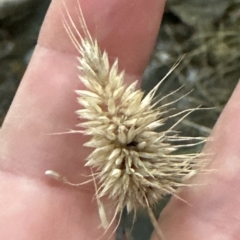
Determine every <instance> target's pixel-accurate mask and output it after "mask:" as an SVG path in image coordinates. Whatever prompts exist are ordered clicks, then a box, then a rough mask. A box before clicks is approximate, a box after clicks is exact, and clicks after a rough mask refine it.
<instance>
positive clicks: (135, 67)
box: [0, 0, 240, 240]
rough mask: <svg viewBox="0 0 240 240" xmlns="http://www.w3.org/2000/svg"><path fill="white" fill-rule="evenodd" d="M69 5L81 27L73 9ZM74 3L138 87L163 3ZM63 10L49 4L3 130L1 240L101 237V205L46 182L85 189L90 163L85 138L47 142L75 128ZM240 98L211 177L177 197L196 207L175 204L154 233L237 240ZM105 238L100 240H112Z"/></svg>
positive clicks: (228, 113)
mask: <svg viewBox="0 0 240 240" xmlns="http://www.w3.org/2000/svg"><path fill="white" fill-rule="evenodd" d="M65 2H66V6H67V8H68V10H69V12H70V13H71V15H72V17H73V19H74V21H75V23H77V22H78V20H77V17H76V12H75V11H74V9H75V7H76V5H77V4H76V0H65ZM80 4H81V7H82V9H83V12H84V17H85V19H86V22H87V25H88V27H89V29H90V32H91V33H92V34H93V36H94V37H96V38H97V39H98V41H99V43H100V46H101V48H102V49H106V50H107V51H108V54H109V56H110V59H113V60H114V59H115V58H116V57H117V58H119V61H120V68H121V69H125V70H126V73H127V74H126V81H127V82H132V81H134V80H136V79H140V78H141V75H142V72H143V70H144V67H145V65H146V63H147V61H148V58H149V54H150V52H151V50H152V47H153V45H154V40H155V37H156V34H157V30H158V24H159V22H160V18H161V16H160V15H161V14H160V13H161V12H162V10H163V7H164V1H160V0H159V1H155V0H151V1H144V0H138V1H131V3H129V1H127V0H121V1H120V0H101V1H100V0H93V1H91V2H90V1H83V0H82V1H80ZM62 9H63V8H62V1H60V0H54V1H53V2H52V4H51V7H50V9H49V11H48V14H47V16H46V19H45V22H44V24H43V27H42V31H41V34H40V36H39V41H38V46H37V47H36V49H35V52H34V54H33V57H32V60H31V63H30V64H29V68H28V70H27V72H26V74H25V76H24V78H23V80H22V83H21V86H20V87H19V90H18V93H17V94H16V97H15V99H14V102H13V104H12V106H11V109H10V110H9V113H8V115H7V117H6V119H5V122H4V124H3V126H2V129H1V138H0V146H1V149H0V156H1V170H2V171H1V174H0V191H1V192H2V193H3V194H2V195H1V197H0V203H1V206H2V210H1V213H2V215H1V216H2V217H1V219H0V225H1V229H0V236H1V238H2V239H16V238H17V239H24V240H28V239H31V240H32V239H46V240H47V239H51V240H52V239H59V240H60V239H64V240H65V239H69V240H70V239H84V240H85V239H86V240H87V239H91V240H92V239H97V238H98V237H99V236H101V235H102V234H103V232H104V230H103V229H101V228H98V226H99V225H100V219H99V214H98V210H97V205H96V203H95V202H92V198H93V194H94V188H92V189H89V188H88V189H84V188H80V189H77V188H71V187H69V186H66V185H63V184H61V183H58V182H54V181H51V180H49V179H47V178H46V177H45V176H44V172H45V171H46V170H47V169H54V170H56V171H58V172H60V173H62V174H64V175H65V176H67V177H68V178H69V179H70V180H71V181H72V182H82V181H84V180H85V178H83V175H84V174H86V173H87V172H86V171H87V170H86V168H84V167H83V165H84V161H83V160H84V159H85V157H86V156H87V155H88V154H89V151H88V150H86V149H85V148H83V147H82V145H83V143H84V142H85V139H84V138H83V137H82V136H81V135H80V134H73V135H72V134H66V135H64V134H63V135H58V136H51V133H58V132H65V131H66V130H68V129H70V128H73V127H74V126H75V125H76V124H77V123H78V120H77V119H76V115H75V113H74V112H75V110H77V109H78V108H79V105H78V104H77V102H76V95H75V93H74V90H76V89H81V88H82V86H81V83H80V81H79V80H78V78H77V74H78V70H77V68H76V65H77V61H76V55H77V52H76V50H75V49H74V47H73V45H72V43H71V41H70V40H69V38H68V37H67V34H66V32H65V30H64V28H63V25H62V15H61V10H62ZM149 16H150V17H149ZM142 29H144V31H143V30H142ZM239 91H240V89H239V87H238V88H237V89H236V91H235V93H234V95H233V97H232V98H231V100H230V102H229V104H228V106H227V107H226V109H225V111H224V113H223V115H222V117H221V118H220V120H219V121H218V123H217V125H216V127H215V130H214V133H213V137H214V139H215V141H214V142H212V143H210V144H209V146H208V147H209V148H211V149H212V151H213V152H216V153H217V154H216V155H214V156H213V159H212V164H211V165H210V166H209V168H213V169H217V171H215V172H213V173H211V174H209V175H199V176H198V177H195V178H194V179H193V181H194V182H195V183H201V184H202V183H206V184H204V185H203V186H198V187H195V188H191V189H184V190H183V191H182V192H181V193H180V196H181V197H182V198H183V199H185V200H186V201H187V202H189V204H191V206H192V207H190V206H189V205H186V204H184V203H182V202H181V201H179V200H176V199H174V198H173V199H172V200H171V201H170V203H169V205H168V206H167V207H166V209H165V210H164V211H163V213H162V215H161V219H160V227H161V229H162V231H163V233H164V236H165V238H166V239H167V240H171V239H184V240H186V239H191V240H192V239H199V240H200V239H201V240H202V239H229V240H231V239H238V235H239V234H238V233H239V232H238V231H239V230H238V229H239V226H238V212H237V207H236V206H238V204H239V200H238V199H239V198H238V195H237V193H238V191H237V190H238V189H237V187H238V184H237V183H238V178H239V177H238V169H239V163H238V159H239V153H238V147H237V143H238V136H239V135H240V134H239V130H238V129H237V126H238V111H237V110H238V106H237V103H238V101H239V99H238V98H239V97H238V95H239V94H238V92H239ZM232 116H234V118H233V117H232ZM15 196H17V197H15ZM107 210H108V211H109V212H111V209H107ZM111 230H112V229H110V230H109V232H108V233H107V234H106V235H104V237H103V238H102V239H108V237H109V235H110V234H111ZM112 239H114V237H112ZM153 239H157V238H156V237H155V238H154V236H153Z"/></svg>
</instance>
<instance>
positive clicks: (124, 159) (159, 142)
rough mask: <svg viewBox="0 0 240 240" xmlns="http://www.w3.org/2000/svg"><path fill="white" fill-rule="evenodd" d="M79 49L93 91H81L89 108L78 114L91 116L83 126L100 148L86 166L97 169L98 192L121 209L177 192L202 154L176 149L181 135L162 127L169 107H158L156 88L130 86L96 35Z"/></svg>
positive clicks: (87, 84)
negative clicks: (101, 46)
mask: <svg viewBox="0 0 240 240" xmlns="http://www.w3.org/2000/svg"><path fill="white" fill-rule="evenodd" d="M79 52H80V55H81V57H79V58H78V60H79V69H80V71H81V76H80V79H81V81H82V82H83V84H84V85H85V87H86V89H87V90H78V91H77V94H78V95H79V97H78V102H79V103H80V104H81V105H82V107H83V108H82V109H80V110H78V111H77V114H78V116H79V117H80V118H82V119H84V120H85V121H84V122H81V123H80V124H79V125H78V126H79V127H82V128H84V129H85V130H84V134H86V135H90V136H91V140H90V141H89V142H87V143H86V144H85V146H87V147H92V148H93V149H94V150H93V152H92V153H91V154H90V155H89V156H88V157H87V159H86V160H87V162H86V166H89V167H91V168H93V169H94V172H95V173H96V175H95V177H96V179H97V180H98V184H99V186H98V193H97V194H98V197H99V198H101V197H104V196H108V197H110V198H111V199H112V201H113V202H115V203H116V206H117V210H118V211H119V212H120V211H122V209H123V208H124V207H127V210H128V211H132V210H133V211H136V209H137V208H139V207H146V199H147V200H148V202H149V204H150V205H152V204H154V203H156V202H157V201H159V199H161V198H162V197H163V196H164V195H166V194H169V193H174V192H175V190H176V189H177V188H178V187H179V186H182V185H183V183H182V179H183V178H184V177H185V176H187V175H192V173H193V172H194V173H195V172H196V168H198V167H199V166H198V162H197V160H196V157H197V154H189V155H187V154H185V155H177V154H174V153H173V152H174V151H176V150H177V149H178V146H177V145H172V142H174V140H180V139H181V136H178V135H176V134H175V133H174V132H173V131H172V130H167V131H164V132H156V128H158V127H160V126H162V125H164V123H165V118H162V113H163V110H164V107H158V108H154V107H153V106H152V102H153V98H154V91H153V92H150V93H149V94H148V95H146V96H145V97H144V93H143V92H142V91H141V90H136V85H137V82H134V83H132V84H131V85H130V86H126V85H124V83H123V80H124V73H123V72H120V73H119V71H118V61H117V60H115V62H114V63H113V64H112V66H111V67H110V63H109V59H108V55H107V53H106V52H104V53H102V52H101V51H100V49H99V47H98V43H97V42H96V41H93V40H92V39H91V38H90V39H89V38H86V39H81V47H80V48H79ZM182 140H184V138H183V139H182Z"/></svg>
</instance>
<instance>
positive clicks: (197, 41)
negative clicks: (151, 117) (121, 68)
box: [0, 0, 240, 240]
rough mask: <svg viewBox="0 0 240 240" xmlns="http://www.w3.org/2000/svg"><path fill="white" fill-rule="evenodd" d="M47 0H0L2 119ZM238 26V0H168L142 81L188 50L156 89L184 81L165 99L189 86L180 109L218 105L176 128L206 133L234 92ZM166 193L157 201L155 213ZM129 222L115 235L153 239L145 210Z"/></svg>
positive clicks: (151, 80) (147, 84) (149, 82)
mask: <svg viewBox="0 0 240 240" xmlns="http://www.w3.org/2000/svg"><path fill="white" fill-rule="evenodd" d="M49 3H50V1H49V0H0V123H2V122H3V120H4V117H5V115H6V112H7V110H8V108H9V106H10V104H11V101H12V99H13V97H14V94H15V92H16V90H17V88H18V85H19V83H20V80H21V78H22V76H23V74H24V71H25V69H26V67H27V65H28V62H29V60H30V58H31V54H32V52H33V49H34V46H35V44H36V40H37V36H38V32H39V29H40V26H41V24H42V21H43V18H44V15H45V13H46V11H47V8H48V6H49ZM239 30H240V0H228V1H226V0H201V1H199V0H168V1H167V5H166V9H165V13H164V16H163V22H162V25H161V29H160V31H159V34H158V38H157V42H156V46H155V49H154V51H153V53H152V56H151V60H150V62H149V65H148V67H147V68H146V71H145V74H144V80H143V83H142V87H143V89H144V90H145V91H149V90H150V89H151V88H152V87H153V86H155V84H156V83H157V82H158V81H159V80H160V79H161V78H162V77H163V76H164V75H165V74H166V73H167V72H168V71H169V69H170V68H171V67H172V66H173V64H174V63H175V62H176V60H177V59H178V58H179V57H180V56H182V55H183V54H185V56H184V58H183V60H182V62H181V64H180V65H179V66H178V67H177V68H176V69H175V70H174V72H173V73H172V74H171V76H170V77H169V78H168V79H167V80H166V81H165V82H164V83H163V84H162V86H161V88H160V89H159V91H158V94H159V95H160V96H164V95H166V94H168V93H170V92H171V91H174V90H175V89H177V88H178V87H179V86H182V85H183V86H184V87H183V88H182V89H181V91H179V92H177V93H176V94H174V96H171V97H169V98H168V99H167V101H171V100H173V101H174V100H175V99H177V98H179V97H180V96H182V95H183V94H186V93H188V92H189V91H191V93H190V94H189V95H187V96H186V97H184V98H183V99H181V100H180V101H178V102H177V103H176V104H174V108H176V111H180V110H184V109H187V108H193V107H196V106H199V105H201V106H202V107H204V108H205V107H206V108H207V107H214V108H212V109H211V110H202V111H197V112H195V113H193V114H191V115H190V116H189V117H188V118H187V119H185V120H183V121H182V122H181V124H179V126H178V129H177V130H180V131H181V132H182V133H183V134H184V135H190V136H208V135H209V134H210V132H211V129H212V127H213V126H214V124H215V122H216V120H217V118H218V116H219V114H220V113H221V111H222V109H223V108H224V106H225V104H226V103H227V101H228V99H229V97H230V96H231V93H232V91H233V89H234V88H235V86H236V84H237V82H238V79H239V77H240V71H239V63H240V39H239V35H240V32H239ZM143 31H144V29H143ZM168 124H171V122H170V123H168ZM199 150H200V149H199V148H197V149H195V150H194V151H199ZM167 199H168V198H167ZM167 199H164V200H163V201H162V202H161V203H160V204H159V206H157V207H156V209H155V211H156V214H159V212H160V211H161V208H162V206H164V204H165V203H166V201H167ZM131 227H132V217H131V216H127V214H126V213H124V214H123V218H122V221H121V224H120V226H119V229H118V233H117V239H118V240H130V239H131V240H133V239H137V240H147V239H149V237H150V234H151V231H152V225H151V223H150V222H149V218H148V216H147V214H146V212H144V211H139V213H138V220H137V221H136V223H135V225H134V227H133V229H132V231H131ZM130 232H131V233H130Z"/></svg>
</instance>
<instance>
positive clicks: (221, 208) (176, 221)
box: [152, 84, 240, 240]
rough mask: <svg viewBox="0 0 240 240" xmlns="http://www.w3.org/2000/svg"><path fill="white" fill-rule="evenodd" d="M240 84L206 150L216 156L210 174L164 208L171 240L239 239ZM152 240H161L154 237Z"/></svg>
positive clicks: (164, 221)
mask: <svg viewBox="0 0 240 240" xmlns="http://www.w3.org/2000/svg"><path fill="white" fill-rule="evenodd" d="M239 102H240V85H239V84H238V86H237V88H236V90H235V91H234V93H233V95H232V97H231V99H230V100H229V102H228V104H227V106H226V107H225V109H224V111H223V113H222V115H221V116H220V118H219V120H218V122H217V124H216V126H215V127H214V130H213V133H212V138H213V141H212V142H209V143H208V144H207V146H206V149H208V150H210V151H211V153H212V156H211V158H210V159H209V161H210V164H209V166H208V169H210V170H213V171H211V172H209V173H208V174H199V175H198V176H197V177H195V178H194V179H193V183H194V184H199V186H194V187H191V188H189V189H184V190H183V191H181V192H180V194H179V196H180V197H181V198H182V199H184V200H185V201H187V202H188V203H189V205H187V204H185V203H183V202H181V201H179V200H177V199H175V198H174V197H173V198H172V199H171V201H170V203H169V204H168V205H167V207H166V208H165V209H164V211H163V212H162V214H161V218H160V221H159V223H160V227H161V229H162V230H163V232H164V236H165V238H166V239H167V240H171V239H179V240H182V239H184V240H188V239H189V240H190V239H191V240H192V239H194V240H202V239H228V240H233V239H238V238H239V234H240V230H239V216H240V211H239V208H238V207H237V206H239V204H240V191H239V187H240V184H239V183H240V175H239V172H240V148H239V142H240V126H239V123H240V105H239ZM152 239H154V240H156V239H158V238H157V237H156V236H154V237H153V238H152Z"/></svg>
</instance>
